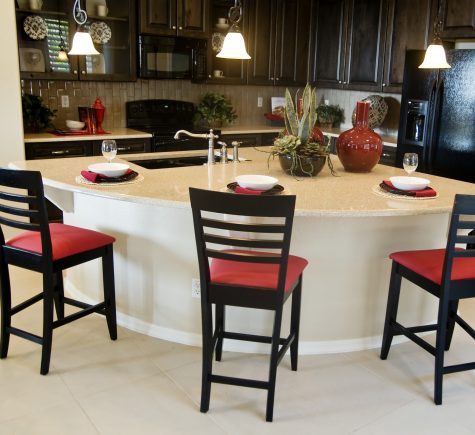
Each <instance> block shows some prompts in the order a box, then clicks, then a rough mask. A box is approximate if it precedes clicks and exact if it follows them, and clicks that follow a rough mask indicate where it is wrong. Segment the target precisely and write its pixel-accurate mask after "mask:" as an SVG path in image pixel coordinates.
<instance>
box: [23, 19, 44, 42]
mask: <svg viewBox="0 0 475 435" xmlns="http://www.w3.org/2000/svg"><path fill="white" fill-rule="evenodd" d="M23 30H24V31H25V33H26V34H27V35H28V36H29V37H30V38H31V39H36V40H41V39H45V38H46V36H47V35H48V26H47V25H46V23H45V20H43V18H41V17H40V16H39V15H28V16H27V17H26V18H25V21H23Z"/></svg>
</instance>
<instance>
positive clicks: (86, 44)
mask: <svg viewBox="0 0 475 435" xmlns="http://www.w3.org/2000/svg"><path fill="white" fill-rule="evenodd" d="M68 54H69V55H93V54H100V53H99V52H98V51H97V50H96V48H95V47H94V44H93V42H92V38H91V35H90V34H89V33H86V32H76V34H75V35H74V38H73V46H72V47H71V51H70V52H69V53H68Z"/></svg>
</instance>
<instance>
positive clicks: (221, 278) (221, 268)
mask: <svg viewBox="0 0 475 435" xmlns="http://www.w3.org/2000/svg"><path fill="white" fill-rule="evenodd" d="M230 252H242V253H250V254H254V255H255V254H256V251H240V250H230ZM307 264H308V261H307V260H305V258H302V257H297V256H295V255H289V262H288V266H287V276H286V279H285V291H288V290H289V289H290V287H291V286H292V285H293V284H294V282H295V281H296V280H297V278H298V277H299V276H300V275H301V274H302V272H303V270H304V269H305V267H306V266H307ZM278 273H279V265H278V264H262V263H245V262H240V261H231V260H221V259H219V258H213V260H212V261H211V266H210V274H211V282H212V283H219V284H232V285H241V286H245V287H260V288H271V289H277V279H278Z"/></svg>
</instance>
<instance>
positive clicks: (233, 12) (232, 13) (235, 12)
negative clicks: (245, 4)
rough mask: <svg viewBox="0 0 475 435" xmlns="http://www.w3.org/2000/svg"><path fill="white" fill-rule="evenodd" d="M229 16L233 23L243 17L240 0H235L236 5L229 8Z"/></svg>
mask: <svg viewBox="0 0 475 435" xmlns="http://www.w3.org/2000/svg"><path fill="white" fill-rule="evenodd" d="M228 18H229V21H231V23H232V24H233V25H234V24H237V23H239V22H240V21H241V19H242V5H241V2H240V0H234V6H231V7H230V8H229V12H228Z"/></svg>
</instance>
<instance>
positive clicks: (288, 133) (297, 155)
mask: <svg viewBox="0 0 475 435" xmlns="http://www.w3.org/2000/svg"><path fill="white" fill-rule="evenodd" d="M316 106H317V104H316V90H315V89H312V88H311V86H310V85H308V84H307V86H306V87H305V89H304V91H303V94H302V97H301V98H296V101H295V104H294V101H293V99H292V96H291V95H290V92H289V90H288V89H286V91H285V116H284V119H285V127H286V129H285V130H284V131H283V132H281V133H280V134H279V136H278V137H277V139H275V141H274V144H273V146H272V148H271V151H270V156H272V157H275V156H278V157H279V161H280V165H281V167H282V169H283V170H284V171H285V172H286V173H288V174H290V175H294V176H315V175H317V174H318V173H319V172H320V171H321V170H322V168H323V166H324V165H325V162H327V164H328V166H329V168H330V170H331V172H332V174H333V173H334V171H333V166H332V163H331V160H330V157H329V151H328V143H325V138H324V136H323V134H322V132H321V131H320V130H319V129H318V128H317V127H315V123H316V120H317V112H316ZM296 108H297V109H296ZM270 156H269V157H270Z"/></svg>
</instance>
